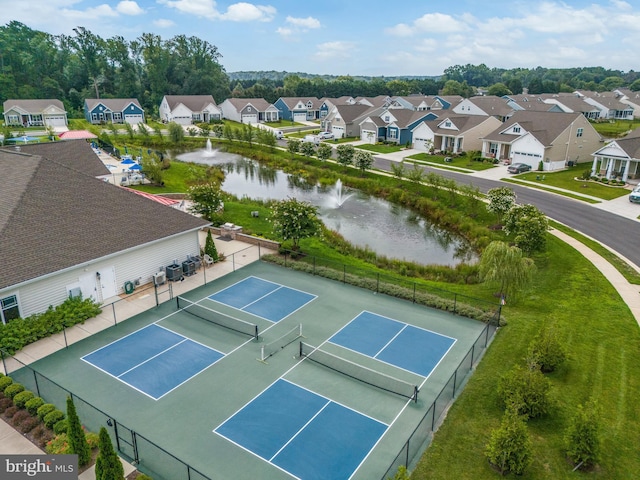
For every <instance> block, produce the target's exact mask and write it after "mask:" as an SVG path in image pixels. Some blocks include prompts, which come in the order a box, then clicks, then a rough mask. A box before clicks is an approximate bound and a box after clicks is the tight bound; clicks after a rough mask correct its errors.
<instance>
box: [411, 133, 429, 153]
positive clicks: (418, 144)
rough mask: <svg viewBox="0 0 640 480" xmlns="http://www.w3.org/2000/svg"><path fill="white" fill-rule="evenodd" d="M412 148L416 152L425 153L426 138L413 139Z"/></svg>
mask: <svg viewBox="0 0 640 480" xmlns="http://www.w3.org/2000/svg"><path fill="white" fill-rule="evenodd" d="M413 148H415V149H416V150H424V151H425V152H426V151H427V139H426V138H417V137H416V138H414V139H413Z"/></svg>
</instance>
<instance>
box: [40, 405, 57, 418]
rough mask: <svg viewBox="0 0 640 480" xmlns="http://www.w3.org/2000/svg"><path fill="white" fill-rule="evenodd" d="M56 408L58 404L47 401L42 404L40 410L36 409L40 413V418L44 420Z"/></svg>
mask: <svg viewBox="0 0 640 480" xmlns="http://www.w3.org/2000/svg"><path fill="white" fill-rule="evenodd" d="M55 409H56V406H55V405H54V404H53V403H45V404H43V405H41V406H40V407H39V408H38V410H36V413H37V415H38V418H39V419H40V420H42V421H44V417H45V416H47V415H48V414H49V413H51V412H53V411H54V410H55Z"/></svg>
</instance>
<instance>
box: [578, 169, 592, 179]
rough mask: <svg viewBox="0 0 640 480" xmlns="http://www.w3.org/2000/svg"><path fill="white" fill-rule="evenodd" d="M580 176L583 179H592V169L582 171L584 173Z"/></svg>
mask: <svg viewBox="0 0 640 480" xmlns="http://www.w3.org/2000/svg"><path fill="white" fill-rule="evenodd" d="M580 178H582V180H590V179H591V170H584V171H583V172H582V175H581V177H580Z"/></svg>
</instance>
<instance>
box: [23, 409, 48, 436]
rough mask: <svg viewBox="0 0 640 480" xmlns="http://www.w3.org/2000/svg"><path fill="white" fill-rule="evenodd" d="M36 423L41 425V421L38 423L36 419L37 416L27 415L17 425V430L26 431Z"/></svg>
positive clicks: (34, 426) (31, 428) (35, 425)
mask: <svg viewBox="0 0 640 480" xmlns="http://www.w3.org/2000/svg"><path fill="white" fill-rule="evenodd" d="M23 412H26V410H23ZM38 425H42V423H40V420H38V417H32V416H31V415H29V416H28V417H27V418H25V419H24V421H23V422H22V423H21V424H20V426H18V430H19V431H20V432H22V433H28V432H30V431H31V430H33V429H34V428H36V427H37V426H38Z"/></svg>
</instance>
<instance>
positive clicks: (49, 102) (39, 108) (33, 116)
mask: <svg viewBox="0 0 640 480" xmlns="http://www.w3.org/2000/svg"><path fill="white" fill-rule="evenodd" d="M3 112H4V113H3V115H4V124H5V125H7V126H10V127H45V128H46V127H52V128H56V127H66V126H67V125H68V122H67V112H66V110H65V109H64V105H63V104H62V102H61V101H60V100H55V99H36V100H14V99H10V100H7V101H5V102H4V104H3Z"/></svg>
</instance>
